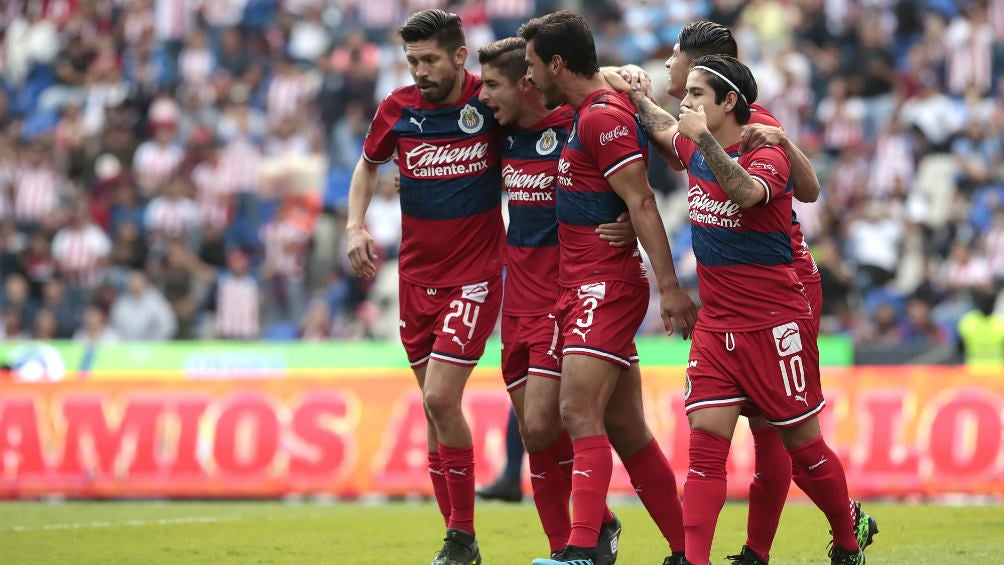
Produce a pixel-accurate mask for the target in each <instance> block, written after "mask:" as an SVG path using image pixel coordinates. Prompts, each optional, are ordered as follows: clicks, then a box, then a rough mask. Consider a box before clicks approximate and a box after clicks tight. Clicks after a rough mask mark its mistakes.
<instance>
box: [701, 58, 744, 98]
mask: <svg viewBox="0 0 1004 565" xmlns="http://www.w3.org/2000/svg"><path fill="white" fill-rule="evenodd" d="M697 69H701V70H702V71H708V72H709V73H711V74H713V75H715V76H716V77H718V78H720V79H722V80H724V81H725V84H727V85H729V86H731V87H732V90H734V91H735V92H736V94H738V95H739V97H740V98H742V99H743V102H746V105H747V106H749V105H750V103H749V101H748V100H746V96H745V95H744V94H743V92H742V91H741V90H739V87H738V86H736V85H735V83H734V82H732V81H731V80H729V79H728V78H726V77H725V75H723V74H722V73H720V72H718V71H716V70H715V69H712V68H710V67H705V66H704V65H697V66H695V67H694V70H695V71H696V70H697Z"/></svg>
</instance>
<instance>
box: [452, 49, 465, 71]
mask: <svg viewBox="0 0 1004 565" xmlns="http://www.w3.org/2000/svg"><path fill="white" fill-rule="evenodd" d="M466 62H467V46H466V45H461V46H460V47H457V50H456V51H454V52H453V63H454V64H455V65H459V66H461V67H462V66H464V63H466Z"/></svg>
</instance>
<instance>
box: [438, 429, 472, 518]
mask: <svg viewBox="0 0 1004 565" xmlns="http://www.w3.org/2000/svg"><path fill="white" fill-rule="evenodd" d="M439 457H440V459H442V460H443V473H444V474H445V475H446V484H447V486H448V487H449V489H450V521H449V523H448V524H447V525H446V527H447V528H452V529H455V530H462V531H464V532H467V533H469V534H473V533H474V447H447V446H445V445H443V444H442V443H440V444H439Z"/></svg>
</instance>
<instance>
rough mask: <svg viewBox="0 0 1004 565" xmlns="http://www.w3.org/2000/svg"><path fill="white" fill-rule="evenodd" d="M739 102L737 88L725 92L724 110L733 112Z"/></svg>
mask: <svg viewBox="0 0 1004 565" xmlns="http://www.w3.org/2000/svg"><path fill="white" fill-rule="evenodd" d="M738 102H739V94H738V93H737V92H736V91H735V90H730V91H728V93H726V94H725V100H723V101H722V110H725V111H726V112H731V111H732V109H733V108H735V107H736V103H738Z"/></svg>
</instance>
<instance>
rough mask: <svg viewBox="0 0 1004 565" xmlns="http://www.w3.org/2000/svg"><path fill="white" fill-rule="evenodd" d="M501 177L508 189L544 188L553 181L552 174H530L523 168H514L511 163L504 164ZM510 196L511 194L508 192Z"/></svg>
mask: <svg viewBox="0 0 1004 565" xmlns="http://www.w3.org/2000/svg"><path fill="white" fill-rule="evenodd" d="M502 179H503V182H505V187H506V188H508V189H513V188H516V189H520V188H524V189H530V190H533V189H537V190H541V189H545V188H548V187H550V186H551V184H553V183H554V175H548V174H546V173H538V174H536V175H531V174H529V173H524V172H523V169H514V168H513V166H512V165H506V166H505V168H503V169H502ZM509 196H510V198H511V197H512V194H511V193H510V195H509Z"/></svg>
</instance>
